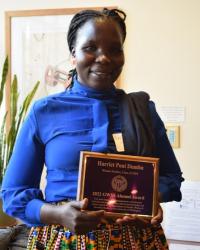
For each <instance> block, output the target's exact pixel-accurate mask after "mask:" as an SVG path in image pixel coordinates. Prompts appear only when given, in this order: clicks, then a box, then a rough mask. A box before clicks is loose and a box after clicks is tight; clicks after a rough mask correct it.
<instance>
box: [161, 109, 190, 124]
mask: <svg viewBox="0 0 200 250" xmlns="http://www.w3.org/2000/svg"><path fill="white" fill-rule="evenodd" d="M159 113H160V116H161V118H162V120H163V122H164V123H182V122H184V121H185V107H182V106H163V107H160V108H159Z"/></svg>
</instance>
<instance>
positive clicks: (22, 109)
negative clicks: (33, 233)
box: [0, 57, 39, 227]
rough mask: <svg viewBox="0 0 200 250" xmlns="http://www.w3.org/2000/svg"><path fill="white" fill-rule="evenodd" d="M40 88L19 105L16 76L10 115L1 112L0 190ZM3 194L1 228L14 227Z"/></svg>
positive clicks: (1, 89) (1, 94)
mask: <svg viewBox="0 0 200 250" xmlns="http://www.w3.org/2000/svg"><path fill="white" fill-rule="evenodd" d="M8 67H9V65H8V57H7V58H6V60H5V62H4V65H3V70H2V78H1V85H0V110H1V105H2V103H3V100H4V98H5V97H4V93H5V83H6V78H7V75H8ZM38 86H39V82H37V83H36V85H35V86H34V88H33V89H32V91H31V92H30V93H29V94H28V95H27V96H26V98H25V99H24V100H23V102H22V104H21V105H19V104H18V98H19V93H18V82H17V77H16V75H15V76H14V78H13V81H12V84H11V92H10V105H9V106H10V113H9V114H8V111H5V113H4V114H3V115H2V112H1V115H2V117H1V119H0V190H1V183H2V180H3V176H4V173H5V170H6V167H7V164H8V162H9V159H10V157H11V155H12V151H13V147H14V144H15V140H16V137H17V134H18V131H19V128H20V126H21V124H22V122H23V121H24V118H25V116H26V113H27V110H28V108H29V106H30V103H31V101H32V99H33V97H34V95H35V93H36V91H37V88H38ZM8 115H10V119H11V124H10V125H9V127H7V126H6V118H7V116H8ZM1 205H2V204H1V192H0V227H3V226H8V225H11V224H12V225H13V224H14V222H13V218H11V217H9V216H6V215H5V214H4V213H3V211H2V207H1Z"/></svg>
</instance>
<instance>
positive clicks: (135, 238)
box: [27, 224, 169, 250]
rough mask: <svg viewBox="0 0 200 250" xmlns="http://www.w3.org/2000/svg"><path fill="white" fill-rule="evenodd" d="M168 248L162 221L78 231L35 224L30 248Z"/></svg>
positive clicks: (155, 249) (37, 249) (112, 249)
mask: <svg viewBox="0 0 200 250" xmlns="http://www.w3.org/2000/svg"><path fill="white" fill-rule="evenodd" d="M42 249H45V250H65V249H71V250H87V249H88V250H106V249H110V250H115V249H116V250H121V249H126V250H129V249H130V250H134V249H135V250H167V249H169V248H168V244H167V241H166V238H165V235H164V232H163V229H162V227H161V225H158V226H152V225H148V226H146V227H145V228H138V227H136V226H133V225H118V224H112V225H108V224H103V225H101V226H100V227H99V228H98V229H97V230H95V231H92V232H88V233H87V234H84V235H75V234H73V233H71V232H70V231H69V230H67V228H65V227H62V226H56V225H51V226H44V227H33V228H32V229H31V231H30V235H29V240H28V245H27V250H42Z"/></svg>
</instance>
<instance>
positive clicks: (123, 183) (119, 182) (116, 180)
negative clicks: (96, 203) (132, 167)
mask: <svg viewBox="0 0 200 250" xmlns="http://www.w3.org/2000/svg"><path fill="white" fill-rule="evenodd" d="M111 185H112V188H113V190H114V191H116V192H123V191H125V190H126V188H127V186H128V182H127V180H126V178H125V177H124V176H122V175H116V176H114V177H113V178H112V181H111Z"/></svg>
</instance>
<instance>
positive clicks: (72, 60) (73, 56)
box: [71, 48, 76, 66]
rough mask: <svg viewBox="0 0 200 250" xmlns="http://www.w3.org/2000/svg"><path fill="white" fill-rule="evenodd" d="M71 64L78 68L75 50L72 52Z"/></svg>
mask: <svg viewBox="0 0 200 250" xmlns="http://www.w3.org/2000/svg"><path fill="white" fill-rule="evenodd" d="M71 64H72V65H73V66H76V56H75V49H74V48H73V49H72V51H71Z"/></svg>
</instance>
